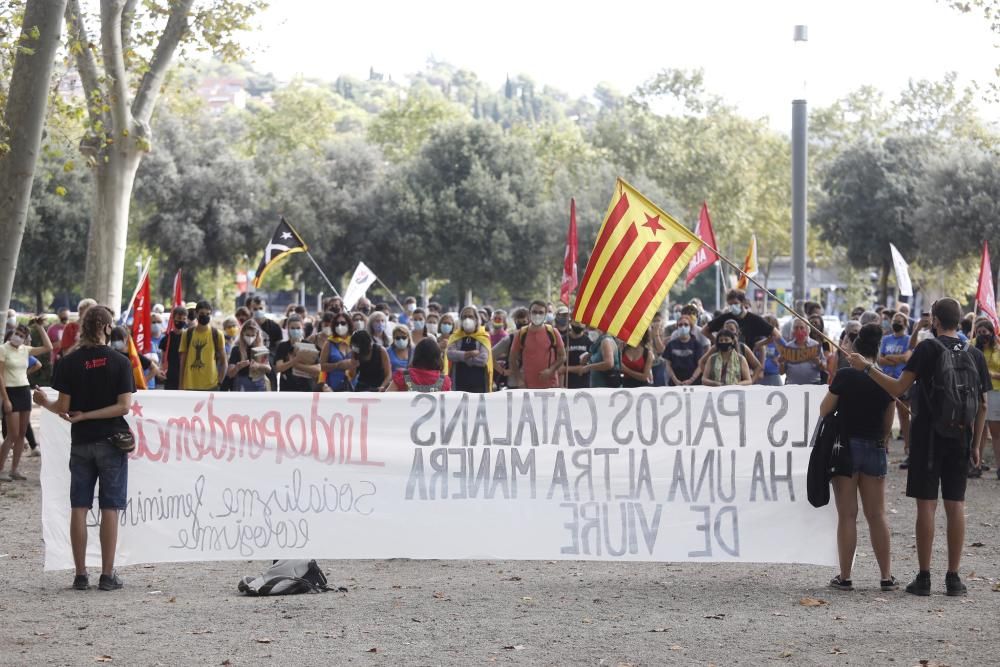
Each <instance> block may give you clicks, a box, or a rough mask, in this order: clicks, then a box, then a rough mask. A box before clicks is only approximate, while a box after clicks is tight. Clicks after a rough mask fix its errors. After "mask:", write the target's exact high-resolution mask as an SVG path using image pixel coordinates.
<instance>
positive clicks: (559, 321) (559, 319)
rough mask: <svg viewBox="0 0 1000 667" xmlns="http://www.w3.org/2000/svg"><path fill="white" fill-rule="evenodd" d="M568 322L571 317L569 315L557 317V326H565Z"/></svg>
mask: <svg viewBox="0 0 1000 667" xmlns="http://www.w3.org/2000/svg"><path fill="white" fill-rule="evenodd" d="M567 324H569V318H568V317H563V316H560V317H557V318H556V326H557V327H565V326H566V325H567Z"/></svg>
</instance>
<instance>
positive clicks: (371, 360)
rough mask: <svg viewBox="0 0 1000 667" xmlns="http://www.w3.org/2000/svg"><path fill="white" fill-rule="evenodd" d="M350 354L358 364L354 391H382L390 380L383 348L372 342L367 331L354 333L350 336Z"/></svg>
mask: <svg viewBox="0 0 1000 667" xmlns="http://www.w3.org/2000/svg"><path fill="white" fill-rule="evenodd" d="M351 352H352V354H353V356H354V358H355V359H356V360H357V362H358V369H357V383H356V384H355V385H354V391H384V390H385V387H386V386H388V384H389V380H391V379H392V376H391V375H390V371H389V369H390V368H391V367H390V365H389V353H388V352H386V350H385V348H384V347H382V346H381V345H379V344H378V343H376V342H375V341H374V340H372V337H371V334H369V333H368V332H367V331H355V332H354V333H353V334H352V335H351Z"/></svg>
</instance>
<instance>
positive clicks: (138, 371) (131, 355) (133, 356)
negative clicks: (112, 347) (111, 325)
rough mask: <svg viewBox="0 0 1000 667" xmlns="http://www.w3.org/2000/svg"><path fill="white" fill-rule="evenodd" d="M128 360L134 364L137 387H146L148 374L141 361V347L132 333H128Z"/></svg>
mask: <svg viewBox="0 0 1000 667" xmlns="http://www.w3.org/2000/svg"><path fill="white" fill-rule="evenodd" d="M128 360H129V362H130V363H131V364H132V379H133V380H135V388H136V389H145V388H146V376H145V375H143V373H142V362H141V361H139V349H138V348H137V347H136V346H135V341H134V340H132V334H131V333H130V334H128Z"/></svg>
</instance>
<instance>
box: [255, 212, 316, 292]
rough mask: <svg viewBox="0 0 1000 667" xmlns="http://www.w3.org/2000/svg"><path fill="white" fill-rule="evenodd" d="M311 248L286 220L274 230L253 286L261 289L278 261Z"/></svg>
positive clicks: (265, 248) (282, 220)
mask: <svg viewBox="0 0 1000 667" xmlns="http://www.w3.org/2000/svg"><path fill="white" fill-rule="evenodd" d="M308 249H309V247H308V246H307V245H306V242H305V241H303V240H302V237H301V236H299V233H298V232H296V231H295V230H294V229H292V226H291V225H290V224H288V221H286V220H285V219H284V218H282V219H281V222H279V223H278V228H277V229H275V230H274V234H273V235H272V236H271V241H270V242H269V243H268V244H267V245H266V246H265V247H264V256H263V257H262V258H261V260H260V266H258V267H257V275H255V276H254V279H253V286H254V287H257V288H259V287H260V282H261V281H262V280H263V279H264V275H265V274H266V273H267V272H268V270H269V269H270V268H271V267H272V266H274V265H275V264H276V263H277V262H278V260H280V259H283V258H285V257H287V256H288V255H291V254H292V253H296V252H305V251H306V250H308Z"/></svg>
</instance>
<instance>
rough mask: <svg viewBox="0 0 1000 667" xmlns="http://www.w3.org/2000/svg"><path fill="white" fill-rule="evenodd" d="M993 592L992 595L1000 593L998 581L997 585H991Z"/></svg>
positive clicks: (999, 582)
mask: <svg viewBox="0 0 1000 667" xmlns="http://www.w3.org/2000/svg"><path fill="white" fill-rule="evenodd" d="M993 592H994V593H1000V581H998V582H997V583H995V584H993Z"/></svg>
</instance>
